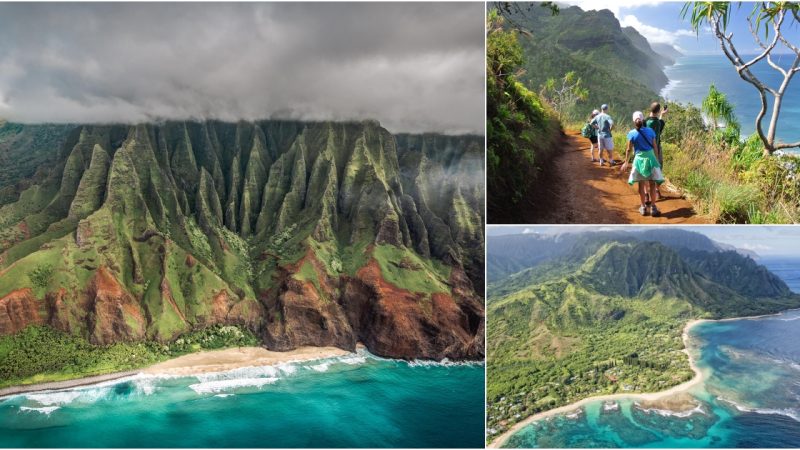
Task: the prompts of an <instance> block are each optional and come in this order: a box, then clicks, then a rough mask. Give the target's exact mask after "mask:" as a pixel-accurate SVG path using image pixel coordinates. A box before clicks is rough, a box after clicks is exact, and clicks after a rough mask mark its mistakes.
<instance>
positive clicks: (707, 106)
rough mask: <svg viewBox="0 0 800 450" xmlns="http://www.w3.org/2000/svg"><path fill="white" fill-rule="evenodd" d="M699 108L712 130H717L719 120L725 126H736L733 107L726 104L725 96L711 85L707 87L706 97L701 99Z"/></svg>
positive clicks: (728, 103)
mask: <svg viewBox="0 0 800 450" xmlns="http://www.w3.org/2000/svg"><path fill="white" fill-rule="evenodd" d="M701 107H702V111H703V112H704V113H705V114H706V116H707V117H708V119H709V121H710V122H711V129H712V130H716V129H717V127H718V126H719V122H720V120H722V121H723V122H725V125H726V126H728V125H738V123H737V121H736V114H735V113H734V112H733V105H731V104H730V102H728V98H727V97H726V96H725V94H724V93H723V92H722V91H720V90H719V89H717V87H716V86H714V84H713V83H712V84H711V86H709V87H708V95H707V96H706V98H704V99H703V104H702V105H701Z"/></svg>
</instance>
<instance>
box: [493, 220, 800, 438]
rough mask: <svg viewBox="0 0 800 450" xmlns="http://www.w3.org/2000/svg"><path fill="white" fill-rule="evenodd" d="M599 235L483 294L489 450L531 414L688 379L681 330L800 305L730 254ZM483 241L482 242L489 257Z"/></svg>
mask: <svg viewBox="0 0 800 450" xmlns="http://www.w3.org/2000/svg"><path fill="white" fill-rule="evenodd" d="M648 234H649V235H650V236H651V237H650V238H647V237H646V236H644V235H643V234H639V235H633V236H628V237H627V238H626V239H619V238H616V237H614V236H605V237H604V236H603V235H602V234H600V233H592V234H587V235H586V237H587V239H586V241H591V242H592V243H594V245H593V246H592V247H590V248H588V247H587V246H585V245H583V244H584V243H585V242H586V241H583V242H580V241H579V240H575V241H573V243H572V244H565V245H574V248H573V249H572V250H568V251H564V252H563V254H562V256H558V257H555V258H553V259H552V260H550V261H549V262H543V263H540V264H537V265H535V266H533V267H530V268H528V269H526V270H523V271H520V272H518V273H516V274H512V275H510V276H507V277H505V278H503V279H502V280H500V281H497V282H496V283H494V284H492V285H490V288H489V291H488V292H487V295H488V298H489V306H488V308H489V310H488V316H487V317H488V323H487V330H488V331H487V333H488V334H487V341H488V342H489V345H488V349H487V375H488V380H489V381H488V385H487V401H488V412H487V414H488V424H489V429H490V433H489V436H490V439H491V438H492V436H496V435H499V434H501V433H502V432H503V431H505V430H507V429H508V428H509V427H511V426H512V425H513V424H514V423H516V422H518V421H520V420H522V419H524V418H525V417H527V416H530V415H532V414H534V413H536V412H539V411H544V410H548V409H551V408H554V407H558V406H561V405H564V404H568V403H572V402H574V401H577V400H580V399H582V398H585V397H588V396H592V395H599V394H606V393H614V392H626V391H629V392H651V391H658V390H663V389H666V388H668V387H671V386H674V385H677V384H679V383H681V382H683V381H686V380H688V379H690V378H691V377H692V371H691V370H690V368H689V365H688V360H687V356H686V354H685V353H684V352H683V349H684V347H683V341H682V339H681V332H682V329H683V326H684V324H685V323H686V322H687V321H688V320H689V319H693V318H724V317H738V316H748V315H757V314H765V313H774V312H778V311H781V310H785V309H788V308H792V307H798V306H800V296H798V295H796V294H792V293H791V292H790V290H789V288H788V287H787V286H786V284H785V283H784V282H783V281H781V280H780V279H779V278H778V277H777V276H775V275H774V274H772V273H770V272H769V271H768V270H767V269H765V268H764V267H762V266H759V265H758V264H757V263H755V262H754V261H753V260H752V259H750V258H749V257H747V256H744V255H742V254H739V253H737V252H735V251H729V250H722V249H716V250H714V249H712V250H710V251H702V250H692V249H689V248H687V247H686V246H684V245H680V244H679V243H681V242H683V243H686V242H689V241H691V239H692V238H691V237H690V235H691V234H692V233H685V232H683V233H682V234H684V236H683V237H681V236H679V234H681V233H673V235H672V236H669V235H667V236H665V237H664V240H665V241H668V242H667V243H666V244H664V243H660V242H656V241H654V240H652V235H655V234H658V232H657V231H650V232H648ZM492 246H493V238H490V240H489V249H490V250H489V251H490V252H491V247H492Z"/></svg>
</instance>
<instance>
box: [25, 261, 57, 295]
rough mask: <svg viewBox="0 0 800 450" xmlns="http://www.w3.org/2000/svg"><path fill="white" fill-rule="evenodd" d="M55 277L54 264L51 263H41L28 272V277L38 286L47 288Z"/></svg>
mask: <svg viewBox="0 0 800 450" xmlns="http://www.w3.org/2000/svg"><path fill="white" fill-rule="evenodd" d="M51 278H53V266H52V265H51V264H41V265H38V266H36V267H34V269H33V270H31V271H30V272H28V279H30V280H31V283H33V285H34V286H36V287H38V288H42V289H44V288H46V287H47V286H48V285H49V284H50V279H51Z"/></svg>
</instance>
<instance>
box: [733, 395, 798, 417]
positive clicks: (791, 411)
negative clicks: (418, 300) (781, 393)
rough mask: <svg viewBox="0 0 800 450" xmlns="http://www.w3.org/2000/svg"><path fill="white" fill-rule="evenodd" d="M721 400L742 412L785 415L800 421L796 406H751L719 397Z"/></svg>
mask: <svg viewBox="0 0 800 450" xmlns="http://www.w3.org/2000/svg"><path fill="white" fill-rule="evenodd" d="M719 400H721V401H723V402H725V403H728V404H730V405H732V406H733V407H734V408H736V409H738V410H739V411H741V412H748V413H756V414H773V415H779V416H785V417H789V418H792V419H794V420H796V421H798V422H800V410H798V409H796V408H751V407H749V406H745V405H742V404H739V403H736V402H735V401H733V400H728V399H727V398H722V397H719Z"/></svg>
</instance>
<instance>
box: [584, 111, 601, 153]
mask: <svg viewBox="0 0 800 450" xmlns="http://www.w3.org/2000/svg"><path fill="white" fill-rule="evenodd" d="M598 114H600V111H598V110H596V109H595V110H594V111H592V113H591V114H590V115H589V120H587V121H586V123H585V124H584V125H583V128H582V129H581V136H583V137H585V138H587V139H589V153H590V154H591V155H592V162H595V161H597V159H594V147H595V146H596V145H597V129H595V127H594V126H592V119H594V116H596V115H598ZM597 153H598V155H597V157H598V158H600V151H599V147H598V152H597Z"/></svg>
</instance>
